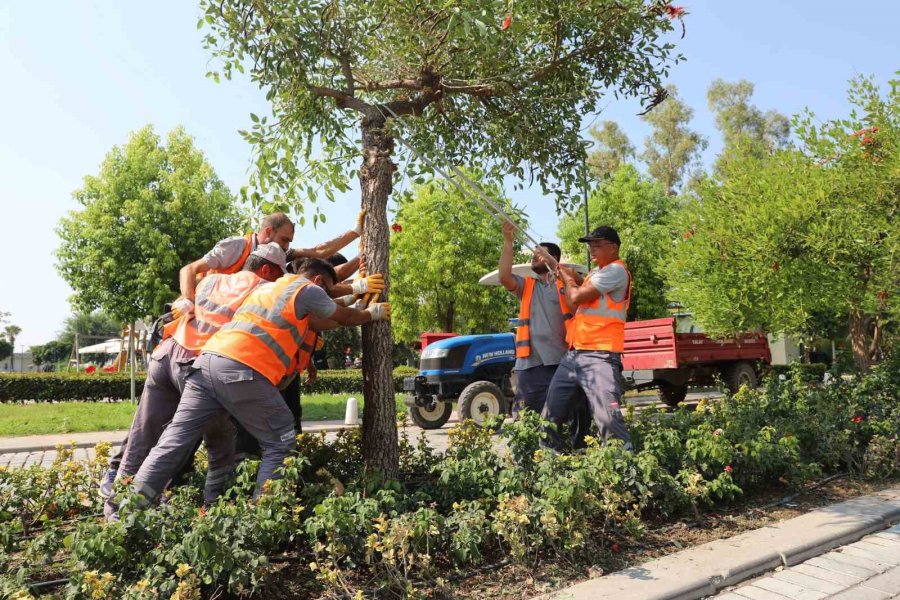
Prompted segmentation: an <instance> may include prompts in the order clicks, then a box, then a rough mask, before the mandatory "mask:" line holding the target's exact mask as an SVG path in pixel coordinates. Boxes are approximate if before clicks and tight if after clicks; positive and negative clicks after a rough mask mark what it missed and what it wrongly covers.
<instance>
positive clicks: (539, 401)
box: [499, 223, 571, 415]
mask: <svg viewBox="0 0 900 600" xmlns="http://www.w3.org/2000/svg"><path fill="white" fill-rule="evenodd" d="M514 238H515V228H514V227H513V226H512V225H511V224H510V223H504V224H503V249H502V251H501V253H500V264H499V275H500V283H501V284H502V285H503V287H505V288H506V289H507V290H509V291H510V292H512V293H513V294H515V295H516V297H517V298H519V300H520V301H522V302H525V301H526V300H527V302H528V305H527V306H522V307H521V308H520V312H519V316H520V322H519V329H518V331H517V342H516V343H517V347H516V365H515V371H516V399H515V403H514V405H513V415H518V413H519V411H521V410H522V409H523V408H528V409H530V410H533V411H534V412H536V413H539V414H540V413H541V412H542V411H543V410H544V404H545V402H546V399H547V388H548V386H549V385H550V380H551V379H553V374H554V373H555V372H556V366H557V365H558V364H559V361H560V359H561V358H562V356H563V355H564V354H565V353H566V350H567V349H568V347H567V345H566V314H569V315H570V314H571V310H569V309H568V304H567V303H565V302H564V301H563V300H562V297H561V296H560V293H559V288H558V287H557V285H556V281H555V279H554V278H553V276H552V274H551V273H550V270H549V269H548V267H547V265H545V264H544V263H542V262H540V261H538V260H537V259H536V258H533V259H532V263H531V268H532V269H533V270H534V272H535V274H536V275H537V279H532V278H528V279H531V281H528V279H526V278H524V277H519V276H518V275H513V273H512V256H513V240H514ZM541 246H543V247H544V248H546V249H547V251H548V252H549V253H550V254H551V255H552V256H554V258H555V259H556V260H559V258H560V254H561V253H560V249H559V246H557V245H556V244H553V243H547V242H545V243H542V244H541ZM528 288H530V289H528ZM525 296H528V297H527V298H525ZM560 302H563V305H562V306H560ZM523 315H527V317H523ZM526 321H527V322H526Z"/></svg>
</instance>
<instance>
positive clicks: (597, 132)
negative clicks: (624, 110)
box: [587, 121, 634, 181]
mask: <svg viewBox="0 0 900 600" xmlns="http://www.w3.org/2000/svg"><path fill="white" fill-rule="evenodd" d="M590 132H591V137H592V138H594V144H595V149H594V150H592V151H591V152H590V153H589V154H588V156H587V164H588V168H589V169H590V171H591V175H593V176H594V177H595V178H596V179H599V180H601V181H602V180H604V179H606V178H607V177H610V176H611V175H612V174H613V173H615V172H616V169H618V168H619V167H621V166H622V165H624V164H627V163H628V162H629V161H630V160H631V159H633V158H634V145H633V144H632V143H631V140H629V139H628V134H627V133H625V132H624V131H622V128H621V127H619V124H618V123H616V122H615V121H603V123H602V124H601V125H599V126H597V125H592V126H591V129H590Z"/></svg>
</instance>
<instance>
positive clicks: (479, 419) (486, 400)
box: [457, 381, 507, 427]
mask: <svg viewBox="0 0 900 600" xmlns="http://www.w3.org/2000/svg"><path fill="white" fill-rule="evenodd" d="M457 406H458V407H459V420H460V421H464V420H466V419H472V420H473V421H475V424H476V425H478V426H479V427H484V424H485V421H487V420H488V419H489V418H490V417H494V416H502V415H505V414H506V412H507V410H506V397H505V396H504V395H503V390H501V389H500V388H499V387H498V386H497V385H495V384H493V383H491V382H490V381H476V382H474V383H470V384H469V385H467V386H466V388H465V389H464V390H463V391H462V393H461V394H460V395H459V399H458V400H457Z"/></svg>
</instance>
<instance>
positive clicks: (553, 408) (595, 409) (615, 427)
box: [545, 350, 631, 451]
mask: <svg viewBox="0 0 900 600" xmlns="http://www.w3.org/2000/svg"><path fill="white" fill-rule="evenodd" d="M624 387H625V382H624V380H623V378H622V355H621V354H620V353H617V352H605V351H593V350H591V351H587V350H570V351H569V352H567V353H566V354H565V356H564V357H563V359H562V361H561V362H560V363H559V367H558V368H557V370H556V374H555V375H554V376H553V380H552V381H551V382H550V389H549V390H548V391H547V411H546V417H547V420H548V421H550V423H551V426H550V427H548V428H547V438H546V439H545V445H546V446H547V447H549V448H551V449H553V450H556V451H562V450H563V441H562V438H561V437H560V434H559V431H560V428H561V426H562V424H563V423H565V422H566V421H567V420H568V419H570V418H571V417H572V414H573V412H574V411H575V409H576V406H577V403H578V398H579V393H583V394H584V396H586V397H587V406H588V408H589V410H590V413H591V416H592V417H593V419H594V423H595V424H596V425H597V429H598V431H599V432H600V435H601V436H602V437H603V439H604V440H609V439H611V438H618V439H620V440H622V441H623V442H624V443H625V447H626V448H627V449H629V450H630V449H631V437H630V436H629V435H628V430H627V429H626V428H625V419H624V418H623V417H622V410H621V403H622V397H623V394H624Z"/></svg>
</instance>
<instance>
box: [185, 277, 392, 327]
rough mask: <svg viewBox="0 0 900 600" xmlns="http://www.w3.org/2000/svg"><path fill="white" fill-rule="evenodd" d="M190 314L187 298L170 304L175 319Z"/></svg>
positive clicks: (190, 303) (192, 307)
mask: <svg viewBox="0 0 900 600" xmlns="http://www.w3.org/2000/svg"><path fill="white" fill-rule="evenodd" d="M382 289H384V285H383V284H382ZM192 312H194V303H193V302H191V301H190V300H188V299H187V298H179V299H178V300H176V301H175V302H173V303H172V316H173V317H175V318H176V319H178V318H181V315H187V314H190V313H192Z"/></svg>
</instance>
